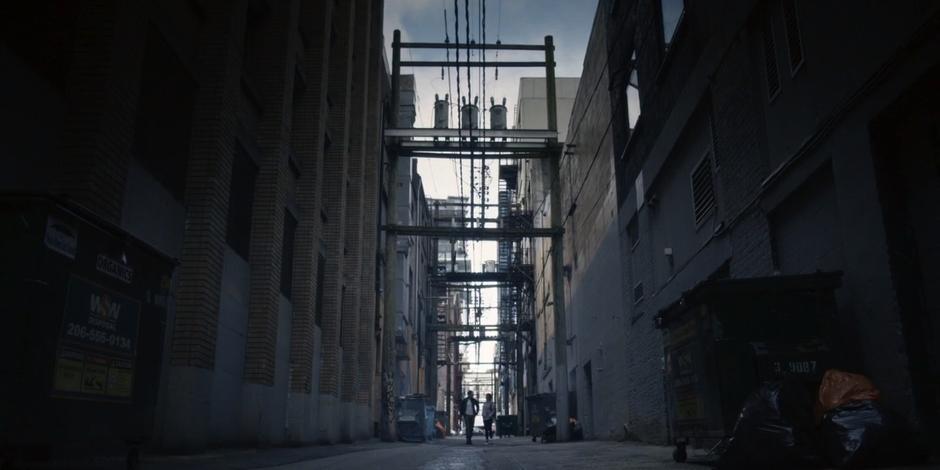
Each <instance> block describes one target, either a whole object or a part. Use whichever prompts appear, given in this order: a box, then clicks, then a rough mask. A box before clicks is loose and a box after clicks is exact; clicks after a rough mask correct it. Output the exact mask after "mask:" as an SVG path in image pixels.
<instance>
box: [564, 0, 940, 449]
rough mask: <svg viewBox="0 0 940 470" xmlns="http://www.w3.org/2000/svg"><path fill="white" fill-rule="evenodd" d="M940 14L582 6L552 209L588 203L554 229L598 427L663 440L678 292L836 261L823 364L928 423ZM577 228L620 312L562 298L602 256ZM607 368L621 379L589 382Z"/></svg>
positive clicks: (932, 413) (588, 276) (937, 306)
mask: <svg viewBox="0 0 940 470" xmlns="http://www.w3.org/2000/svg"><path fill="white" fill-rule="evenodd" d="M938 26H940V8H938V5H937V4H935V3H933V2H918V1H914V2H903V3H901V4H898V3H891V4H889V3H877V2H875V3H852V4H846V3H843V2H832V1H823V2H820V1H812V2H811V1H799V0H774V1H720V2H704V1H693V0H687V1H684V0H619V1H618V0H603V1H601V2H600V3H599V6H598V10H597V14H596V18H595V23H594V29H593V32H592V34H591V38H590V43H589V46H588V50H587V53H586V55H585V63H584V75H583V77H582V80H581V89H580V91H579V95H578V100H577V101H576V104H575V107H574V108H575V110H574V113H573V116H572V119H571V122H572V124H571V126H572V128H569V138H568V141H569V143H570V144H573V146H571V145H569V147H568V149H567V152H568V153H569V155H566V160H567V162H569V163H565V162H564V161H563V169H562V172H563V173H566V172H567V170H566V169H565V166H569V167H570V168H571V171H572V174H573V175H574V176H573V177H572V178H570V179H569V180H568V181H563V182H562V184H563V188H564V189H563V191H564V194H567V195H569V196H565V197H566V198H569V197H570V195H572V194H574V195H575V196H574V197H573V198H571V199H570V201H571V204H569V199H565V201H564V204H565V209H564V210H565V211H571V215H569V218H573V219H574V220H576V221H577V220H584V221H589V220H592V221H594V223H593V225H589V224H586V223H575V224H574V225H573V226H572V225H570V224H566V226H565V229H566V240H567V241H568V242H569V245H567V246H566V247H567V253H570V255H571V258H572V259H571V263H570V266H571V275H570V278H569V279H570V288H571V293H570V297H569V299H570V302H571V304H572V306H571V307H569V309H570V310H569V312H570V314H569V315H570V317H571V320H570V321H571V322H572V324H573V326H572V327H571V330H570V331H571V341H572V348H573V350H574V352H573V353H572V355H571V356H569V357H572V358H574V357H577V358H578V360H577V361H578V362H575V361H574V360H570V361H569V365H570V366H571V367H572V368H575V367H578V368H580V369H579V370H578V373H577V374H576V375H577V377H575V379H576V382H577V384H578V385H577V389H578V391H579V394H578V395H579V396H578V402H579V406H578V409H579V411H580V413H579V415H580V416H587V417H589V418H590V419H594V423H593V424H592V425H591V428H593V433H594V434H595V435H596V436H598V437H604V436H605V433H607V432H609V431H610V430H612V429H614V428H615V424H616V423H614V422H613V421H617V420H623V423H625V424H626V429H627V430H628V432H629V433H631V434H632V435H633V436H634V437H637V438H639V439H642V440H644V441H650V442H666V441H667V440H668V438H669V431H668V429H669V428H668V424H667V419H666V406H665V403H664V395H665V393H664V383H663V371H664V366H665V362H664V361H665V358H664V356H663V340H662V332H661V331H659V330H657V329H655V325H654V317H655V316H656V315H657V314H658V313H659V312H660V311H661V310H662V309H664V308H665V307H666V306H668V305H670V304H672V303H674V302H675V301H677V300H678V299H679V298H680V296H681V295H682V293H683V292H684V291H687V290H689V289H691V288H692V287H694V286H696V285H697V284H698V283H700V282H702V281H704V280H706V279H710V278H712V279H720V278H754V277H772V276H775V275H780V274H784V275H787V274H794V275H796V274H805V273H813V272H816V271H841V272H842V273H843V274H842V287H840V288H839V289H837V290H836V291H835V293H836V303H837V308H836V311H835V312H834V314H833V316H834V322H835V326H836V331H837V334H836V335H834V337H833V338H832V341H833V346H834V348H835V351H836V357H837V358H838V359H837V364H838V365H839V366H840V367H842V368H845V369H850V370H855V371H858V372H861V373H864V374H866V375H868V376H870V377H871V378H872V380H873V381H874V382H875V384H876V385H877V386H878V387H880V388H881V390H882V393H883V398H884V401H885V403H886V404H887V405H888V406H890V407H892V408H894V409H896V410H898V411H900V412H902V413H904V414H905V415H906V416H908V417H909V418H910V419H912V420H913V421H914V422H915V423H916V424H918V425H919V426H921V428H922V429H933V430H936V429H938V427H937V416H938V411H940V407H938V400H937V397H938V393H937V390H938V389H937V385H936V384H937V383H938V377H940V360H938V358H940V353H938V351H940V350H938V344H940V341H938V337H940V336H938V334H940V329H938V325H940V302H938V297H937V294H936V293H935V292H934V291H936V289H931V288H930V286H936V285H940V277H938V271H937V266H940V264H938V256H940V252H938V246H937V244H936V240H937V239H938V234H940V232H938V230H940V219H938V216H937V211H936V209H935V207H936V204H937V203H938V202H940V193H938V191H940V179H938V178H940V164H938V160H937V155H938V154H940V152H938V148H940V147H938V143H937V139H936V135H937V129H938V122H940V121H938V115H937V113H936V108H937V104H938V100H940V95H938V90H940V86H938V84H940V27H938ZM606 104H609V106H604V105H606ZM582 114H583V115H582ZM608 174H613V175H614V178H615V180H614V183H615V184H610V185H608V186H606V187H607V189H608V190H609V191H610V193H609V195H607V196H603V195H602V193H603V188H604V187H605V186H604V184H605V181H606V176H607V175H608ZM563 179H564V178H563ZM582 186H583V188H584V189H583V192H582V189H581V187H582ZM569 188H571V189H569ZM579 193H580V194H581V196H580V197H579V196H577V194H579ZM575 204H576V206H575ZM569 206H570V207H569ZM581 217H585V219H581ZM606 220H610V221H612V222H613V221H615V222H616V227H615V228H612V229H608V230H606V231H605V227H606V224H605V223H603V222H600V221H606ZM586 227H591V228H590V229H587V230H585V228H586ZM573 228H574V229H575V230H572V229H573ZM612 240H619V246H618V245H617V244H615V243H613V242H612ZM572 244H573V246H572ZM579 245H580V246H584V247H585V248H591V247H593V248H594V249H595V250H597V251H596V252H598V253H605V254H607V255H609V254H611V253H619V260H620V269H621V270H622V273H623V275H622V285H621V286H620V288H619V291H620V292H622V294H623V299H622V301H621V302H620V303H622V311H621V312H619V314H617V315H614V316H612V317H611V318H601V317H602V316H604V315H606V314H607V313H606V312H607V310H606V309H601V308H598V309H583V308H579V307H578V304H579V300H578V299H579V298H581V297H583V296H589V297H595V298H596V297H597V294H601V295H603V294H602V293H601V292H600V291H592V289H593V288H594V287H595V286H598V285H599V284H598V282H600V283H601V284H600V285H604V284H603V282H602V281H603V279H599V278H597V277H596V274H595V273H597V272H604V271H606V270H608V269H610V270H614V269H615V268H614V267H613V266H610V267H608V268H604V267H602V266H606V264H607V263H608V261H609V259H608V258H612V257H610V256H604V257H601V258H604V259H600V260H597V258H598V257H594V259H595V260H596V261H592V258H591V256H590V249H588V250H587V251H585V249H581V248H579ZM598 263H600V264H599V265H598ZM566 264H567V261H566ZM594 265H598V267H597V268H596V269H597V271H595V267H594ZM592 292H593V293H592ZM608 292H609V291H608ZM615 303H616V302H615V301H611V304H612V305H613V304H615ZM591 315H596V316H598V318H596V319H592V320H591V321H589V322H583V321H582V320H583V319H585V316H591ZM581 325H585V326H584V327H582V326H581ZM589 325H594V327H591V326H589ZM617 325H619V326H620V328H621V330H619V331H613V327H614V326H617ZM601 328H607V329H608V332H603V331H601ZM612 340H616V341H617V342H618V343H621V344H622V345H623V346H618V348H621V349H622V350H613V351H612V350H610V349H608V350H606V351H605V352H604V353H603V355H601V353H600V351H594V350H593V349H589V347H588V346H587V345H588V344H597V343H599V342H601V341H603V342H604V344H605V345H610V344H611V343H609V342H608V341H612ZM591 348H594V346H591ZM615 355H616V357H615ZM620 355H622V356H620ZM588 357H590V362H591V367H590V368H589V367H588V366H587V363H586V362H585V360H586V359H588ZM612 369H619V370H622V371H623V373H624V374H623V377H622V378H620V379H617V380H619V382H611V385H610V386H611V387H612V390H616V393H615V394H613V393H610V392H607V391H603V392H601V393H598V392H599V391H600V390H599V387H600V386H601V383H602V382H601V380H602V377H606V376H607V375H608V374H619V373H620V372H617V371H615V370H612ZM601 370H603V372H602V371H601ZM582 372H583V374H582ZM582 375H583V377H582ZM582 384H583V385H582ZM592 387H593V389H594V393H593V397H594V401H593V403H590V402H589V401H587V400H585V398H584V397H583V396H582V394H583V393H582V390H591V388H592ZM602 395H604V396H605V397H604V398H601V397H602ZM586 406H587V407H592V408H593V416H591V411H586V409H585V407H586ZM605 417H606V418H605ZM582 419H583V418H582ZM605 419H606V422H605V421H604V420H605ZM587 429H588V427H587V426H586V430H587Z"/></svg>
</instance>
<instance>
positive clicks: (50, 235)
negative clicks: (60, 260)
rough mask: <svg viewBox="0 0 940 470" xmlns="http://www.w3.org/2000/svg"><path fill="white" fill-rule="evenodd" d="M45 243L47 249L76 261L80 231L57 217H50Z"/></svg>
mask: <svg viewBox="0 0 940 470" xmlns="http://www.w3.org/2000/svg"><path fill="white" fill-rule="evenodd" d="M43 243H45V245H46V248H49V249H50V250H52V251H54V252H56V253H58V254H60V255H62V256H65V257H66V258H69V259H75V253H76V252H77V251H78V231H77V230H75V229H74V228H73V227H71V226H69V225H68V224H66V223H64V222H62V221H61V220H59V219H57V218H55V217H49V219H48V220H47V221H46V234H45V236H43Z"/></svg>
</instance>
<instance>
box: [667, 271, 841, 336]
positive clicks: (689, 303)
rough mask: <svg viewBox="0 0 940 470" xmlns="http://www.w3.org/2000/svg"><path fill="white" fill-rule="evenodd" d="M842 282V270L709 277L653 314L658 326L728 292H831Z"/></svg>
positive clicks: (754, 293)
mask: <svg viewBox="0 0 940 470" xmlns="http://www.w3.org/2000/svg"><path fill="white" fill-rule="evenodd" d="M841 285H842V271H832V272H823V271H817V272H815V273H812V274H796V275H786V276H767V277H749V278H738V279H708V280H705V281H702V282H700V283H698V284H696V285H695V287H693V288H691V289H689V290H687V291H685V292H683V293H682V295H680V296H679V299H677V300H676V301H674V302H672V303H671V304H669V305H667V306H666V307H665V308H663V309H662V310H660V311H659V315H657V316H656V326H657V328H662V327H663V326H664V325H666V324H667V323H669V321H670V320H672V319H674V318H676V317H677V316H679V315H681V314H682V313H684V312H685V311H687V310H688V309H689V308H692V307H693V306H697V305H701V304H705V303H708V302H711V301H713V300H715V299H718V298H722V297H724V296H727V295H729V294H734V295H737V296H741V295H752V296H753V295H758V294H769V293H778V294H779V293H785V292H797V291H832V290H835V289H836V288H837V287H839V286H841Z"/></svg>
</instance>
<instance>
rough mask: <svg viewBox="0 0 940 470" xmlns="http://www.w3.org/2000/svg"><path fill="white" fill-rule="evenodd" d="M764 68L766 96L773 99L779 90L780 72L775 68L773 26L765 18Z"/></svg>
mask: <svg viewBox="0 0 940 470" xmlns="http://www.w3.org/2000/svg"><path fill="white" fill-rule="evenodd" d="M764 68H765V72H766V75H767V97H768V99H771V100H772V99H774V97H775V96H777V93H779V92H780V72H779V70H777V43H776V41H775V40H774V27H773V24H772V23H771V22H770V18H767V26H766V28H765V29H764Z"/></svg>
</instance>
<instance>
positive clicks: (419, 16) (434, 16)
mask: <svg viewBox="0 0 940 470" xmlns="http://www.w3.org/2000/svg"><path fill="white" fill-rule="evenodd" d="M467 3H469V6H470V9H469V16H470V18H469V23H470V39H471V40H474V41H476V42H477V43H481V42H483V41H482V39H483V34H482V32H481V29H482V22H483V20H485V22H486V28H485V36H486V42H487V43H495V42H496V41H497V40H500V41H501V43H502V44H544V42H545V36H546V35H551V36H553V38H554V44H555V63H556V68H555V76H556V77H580V76H581V68H582V65H583V61H584V51H585V49H586V48H587V41H588V36H589V34H590V32H591V26H592V24H593V20H594V14H595V10H596V9H597V0H457V4H458V5H457V6H458V8H459V18H458V20H459V31H458V33H457V34H459V39H460V42H462V43H464V42H466V28H467V22H466V16H465V15H466V13H467V12H466V11H465V8H464V7H465V5H467ZM484 7H485V10H486V15H485V18H484V15H482V14H481V13H482V11H483V9H484ZM445 10H446V13H445ZM445 15H446V22H445ZM454 19H455V18H454V0H385V23H384V36H385V38H384V40H385V48H386V55H387V57H388V60H389V62H391V59H392V50H391V42H392V37H393V32H394V31H395V30H396V29H398V30H400V31H401V38H402V41H403V42H444V40H445V37H449V39H450V42H455V41H456V37H455V31H454ZM445 24H446V28H447V29H446V31H445ZM464 54H465V50H461V60H462V61H463V60H466V56H465V55H464ZM475 54H476V53H475ZM447 58H448V57H447V55H446V54H445V51H444V50H426V49H404V50H402V58H401V60H403V61H410V60H435V61H441V60H446V59H447ZM479 58H480V57H477V56H471V59H472V60H473V59H479ZM544 58H545V56H544V52H541V51H524V52H505V51H503V52H500V53H499V55H498V56H496V54H495V51H486V60H487V61H494V60H499V61H503V60H523V61H541V60H544ZM450 59H454V51H453V50H451V51H450ZM441 72H442V70H441V68H411V67H405V68H402V71H401V73H402V74H413V75H415V88H416V90H415V94H416V99H417V103H416V108H417V118H416V122H415V127H433V106H434V95H435V93H437V94H438V95H439V96H440V97H441V98H443V97H444V95H445V94H450V95H451V97H455V96H457V89H458V88H457V87H458V84H457V78H456V75H457V71H456V70H455V69H450V70H444V79H443V80H442V79H441ZM448 72H449V73H448ZM544 76H545V71H544V69H541V68H516V69H499V70H498V77H497V71H496V70H493V69H489V68H488V69H487V70H486V73H485V76H484V75H482V73H481V72H480V71H479V70H478V69H474V70H472V71H471V75H470V79H469V84H470V89H471V92H472V94H473V96H480V99H481V101H483V102H485V107H484V112H483V116H484V118H488V116H487V115H486V113H485V108H486V107H489V101H490V97H491V96H492V97H495V98H496V101H497V103H498V102H500V101H502V98H503V97H505V98H506V104H507V108H508V116H507V122H508V123H510V126H511V125H512V123H513V122H515V104H516V102H517V95H518V89H519V78H520V77H544ZM467 83H468V79H467V69H466V68H462V69H461V70H460V95H461V96H466V95H467ZM484 85H485V89H486V93H485V99H484V97H483V93H482V91H483V88H484ZM450 101H451V103H452V105H451V111H452V114H451V117H450V125H451V127H456V118H457V114H456V113H457V100H456V99H454V98H451V100H450ZM487 121H488V119H487ZM493 163H495V162H493ZM477 169H478V170H477V171H479V165H478V166H477ZM462 170H463V175H464V183H463V185H462V188H461V184H460V182H459V181H460V179H459V177H458V175H459V173H460V169H459V168H458V166H457V163H456V162H451V161H448V160H429V159H421V160H419V161H418V173H419V174H420V175H421V178H422V181H423V183H424V191H425V194H426V195H427V196H428V197H430V198H446V197H447V196H455V195H460V194H461V189H462V194H463V195H465V196H466V195H469V191H470V187H469V173H470V166H469V163H468V162H466V161H465V163H464V166H463V169H462ZM497 173H498V169H497V167H496V165H495V164H494V165H492V167H491V169H490V172H489V174H490V176H489V179H488V181H487V187H488V190H487V199H488V202H492V201H495V200H496V189H497V183H498V181H497V180H496V178H497V177H498V175H497ZM477 174H478V173H477ZM486 215H487V217H495V216H496V214H495V209H493V212H492V213H487V214H486ZM468 251H470V259H471V263H472V266H473V268H472V269H473V270H474V271H480V270H481V268H480V267H481V265H482V263H483V261H485V260H488V259H495V258H496V243H495V242H475V243H472V244H471V246H470V249H469V250H468ZM485 291H486V290H485ZM488 291H489V295H488V294H486V293H485V294H484V302H485V304H486V305H496V302H497V300H496V296H495V289H489V290H488ZM489 312H490V313H489V314H484V318H483V320H482V323H484V324H494V323H496V318H495V315H496V312H495V310H490V311H489ZM482 344H483V345H484V346H483V347H482V348H481V350H480V351H479V356H480V360H481V361H488V360H491V359H492V356H493V353H494V350H493V345H494V343H492V342H488V343H482ZM467 353H468V354H469V355H470V356H471V357H470V358H469V360H476V356H477V354H478V351H477V350H476V349H475V348H473V347H470V350H469V351H467ZM475 369H476V368H475Z"/></svg>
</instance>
